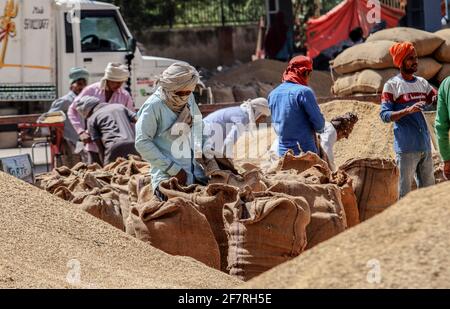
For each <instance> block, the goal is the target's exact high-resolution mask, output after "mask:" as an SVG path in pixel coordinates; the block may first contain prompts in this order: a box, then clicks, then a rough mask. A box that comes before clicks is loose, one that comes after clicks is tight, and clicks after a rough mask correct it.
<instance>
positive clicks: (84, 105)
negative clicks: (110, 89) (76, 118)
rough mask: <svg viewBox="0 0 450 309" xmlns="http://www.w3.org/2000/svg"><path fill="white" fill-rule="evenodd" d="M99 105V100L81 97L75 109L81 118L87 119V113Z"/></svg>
mask: <svg viewBox="0 0 450 309" xmlns="http://www.w3.org/2000/svg"><path fill="white" fill-rule="evenodd" d="M98 104H100V100H99V99H98V98H96V97H90V96H86V97H82V98H81V99H80V101H78V102H77V106H76V109H77V111H78V113H79V114H80V115H81V117H83V118H84V119H87V118H88V115H89V113H90V112H91V111H92V110H93V109H94V108H95V107H96V106H97V105H98Z"/></svg>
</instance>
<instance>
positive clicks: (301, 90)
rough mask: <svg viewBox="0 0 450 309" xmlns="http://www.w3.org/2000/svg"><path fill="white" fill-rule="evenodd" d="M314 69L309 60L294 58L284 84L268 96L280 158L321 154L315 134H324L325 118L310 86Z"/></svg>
mask: <svg viewBox="0 0 450 309" xmlns="http://www.w3.org/2000/svg"><path fill="white" fill-rule="evenodd" d="M312 70H313V69H312V61H311V59H310V58H308V57H304V56H298V57H295V58H293V59H292V60H291V61H290V62H289V65H288V68H287V69H286V71H285V73H284V75H283V83H282V84H281V85H280V86H278V87H277V88H276V89H275V90H273V91H272V92H271V93H270V95H269V106H270V110H271V113H272V123H273V126H274V129H275V132H276V133H277V135H278V136H279V144H278V155H279V156H283V155H284V154H285V153H286V152H287V151H288V150H293V151H294V153H295V154H296V155H299V154H300V152H308V151H311V152H314V153H319V151H318V148H317V143H316V141H317V140H316V133H322V132H323V130H324V127H325V119H324V117H323V115H322V113H321V111H320V108H319V105H318V104H317V100H316V96H315V94H314V92H313V90H312V89H311V88H310V87H308V82H309V79H310V76H311V73H312Z"/></svg>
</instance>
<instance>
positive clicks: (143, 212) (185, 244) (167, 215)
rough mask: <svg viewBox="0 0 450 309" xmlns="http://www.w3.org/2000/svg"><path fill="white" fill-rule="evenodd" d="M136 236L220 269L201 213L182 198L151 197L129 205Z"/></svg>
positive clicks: (165, 250) (214, 244)
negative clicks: (164, 198)
mask: <svg viewBox="0 0 450 309" xmlns="http://www.w3.org/2000/svg"><path fill="white" fill-rule="evenodd" d="M131 218H132V220H133V227H134V230H135V233H136V237H137V238H138V239H140V240H142V241H144V242H148V243H149V244H150V245H151V246H153V247H155V248H158V249H160V250H162V251H164V252H166V253H168V254H171V255H179V256H189V257H192V258H194V259H196V260H197V261H200V262H202V263H204V264H206V265H208V266H210V267H212V268H216V269H220V253H219V247H218V245H217V242H216V240H215V239H214V235H213V233H212V231H211V227H210V225H209V223H208V221H207V220H206V218H205V216H204V215H203V214H201V213H200V212H199V211H198V210H197V207H196V206H195V205H194V203H192V202H190V201H188V200H185V199H183V198H173V199H170V200H169V201H167V202H160V201H159V200H158V199H156V198H154V199H152V200H151V201H149V202H147V203H143V204H135V205H134V206H133V207H132V208H131Z"/></svg>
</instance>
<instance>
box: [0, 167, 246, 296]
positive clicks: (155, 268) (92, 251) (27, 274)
mask: <svg viewBox="0 0 450 309" xmlns="http://www.w3.org/2000/svg"><path fill="white" fill-rule="evenodd" d="M0 184H1V185H0V196H1V197H2V198H1V201H0V220H1V225H2V228H1V231H0V243H1V245H0V248H1V250H0V261H1V267H0V278H1V279H0V287H2V288H70V287H78V288H232V287H235V286H236V285H237V284H238V283H239V281H238V280H236V279H233V278H232V277H230V276H227V275H225V274H223V273H220V272H219V271H215V270H213V269H211V268H209V267H206V266H204V265H203V264H201V263H198V262H196V261H194V260H193V259H190V258H184V257H183V258H182V257H173V256H170V255H168V254H165V253H163V252H162V251H160V250H157V249H155V248H152V247H151V246H148V245H147V244H145V243H143V242H140V241H138V240H137V239H134V238H132V237H130V236H127V235H126V234H124V233H122V232H121V231H119V230H118V229H116V228H114V227H112V226H110V225H108V224H106V223H104V222H101V221H99V220H97V219H95V218H94V217H92V216H90V215H89V214H87V213H84V212H82V211H81V210H79V209H77V207H75V206H73V205H72V204H70V203H68V202H65V201H63V200H61V199H59V198H57V197H54V196H51V195H50V194H48V193H46V192H44V191H42V190H39V189H37V188H35V187H33V186H30V185H28V184H25V183H24V182H21V181H19V180H16V179H15V178H12V177H11V176H8V175H6V174H3V173H1V172H0ZM78 266H79V267H80V268H79V269H80V271H81V277H78V275H77V273H76V272H75V271H76V269H77V267H78ZM78 279H79V280H78Z"/></svg>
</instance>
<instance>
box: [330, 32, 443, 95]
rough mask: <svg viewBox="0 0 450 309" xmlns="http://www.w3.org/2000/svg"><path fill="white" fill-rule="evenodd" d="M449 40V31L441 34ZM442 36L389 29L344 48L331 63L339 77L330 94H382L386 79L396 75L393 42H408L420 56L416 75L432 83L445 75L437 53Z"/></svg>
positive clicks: (441, 42)
mask: <svg viewBox="0 0 450 309" xmlns="http://www.w3.org/2000/svg"><path fill="white" fill-rule="evenodd" d="M444 33H445V35H446V36H447V37H448V32H444ZM442 36H443V35H442V34H440V33H437V34H433V33H428V32H425V31H422V30H418V29H413V28H402V27H399V28H392V29H386V30H382V31H379V32H376V33H374V34H372V35H371V36H369V38H368V39H367V41H366V42H365V43H362V44H358V45H355V46H353V47H351V48H348V49H346V50H345V51H344V52H343V53H341V54H340V55H339V56H338V57H337V58H336V59H334V60H333V61H332V62H331V66H332V69H333V70H334V71H336V72H337V73H338V74H340V76H339V77H338V78H337V79H336V81H335V82H334V85H333V89H332V91H333V93H334V94H335V95H339V96H348V95H353V94H376V93H381V92H382V90H383V87H384V84H385V83H386V81H387V80H389V79H390V78H392V77H394V76H395V75H397V74H398V69H397V68H395V67H394V65H393V62H392V57H391V55H390V53H389V49H390V47H391V46H392V45H394V44H395V43H396V42H403V41H410V42H412V43H413V44H414V46H415V47H416V50H417V54H418V56H419V67H418V72H417V73H416V74H417V75H418V76H421V77H423V78H425V79H427V80H433V78H435V77H437V79H439V75H442V74H445V73H444V72H441V74H439V73H440V71H442V70H441V69H442V68H443V66H442V64H441V63H439V61H442V60H440V59H443V58H448V56H447V57H440V56H441V54H442V55H443V54H444V52H445V51H444V50H443V51H441V52H440V53H439V54H436V53H435V52H436V51H439V50H440V49H441V48H442V47H441V46H442V44H443V43H444V38H442Z"/></svg>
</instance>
